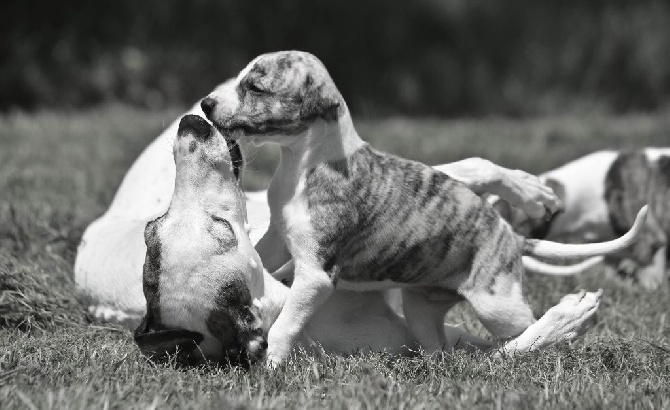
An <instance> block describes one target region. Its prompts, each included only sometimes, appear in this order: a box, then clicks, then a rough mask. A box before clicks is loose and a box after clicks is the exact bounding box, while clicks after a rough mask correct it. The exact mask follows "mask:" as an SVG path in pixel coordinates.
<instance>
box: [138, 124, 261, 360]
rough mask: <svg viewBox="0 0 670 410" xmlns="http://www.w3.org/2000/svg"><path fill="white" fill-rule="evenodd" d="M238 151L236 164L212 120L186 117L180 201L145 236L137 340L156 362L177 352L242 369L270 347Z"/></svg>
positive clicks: (179, 153) (178, 147)
mask: <svg viewBox="0 0 670 410" xmlns="http://www.w3.org/2000/svg"><path fill="white" fill-rule="evenodd" d="M236 146H237V145H236V144H234V146H231V147H230V148H231V152H232V153H233V157H234V158H232V159H231V156H230V155H229V150H228V148H229V147H228V145H227V141H224V137H223V136H222V135H221V134H220V133H218V132H216V131H215V130H214V129H213V128H212V127H211V126H210V125H209V123H208V122H207V121H205V120H204V119H203V118H201V117H199V116H197V115H186V116H184V117H183V118H182V119H181V122H180V124H179V131H178V134H177V139H176V140H175V145H174V158H175V163H176V167H177V178H176V181H175V190H174V195H173V197H172V201H171V203H170V207H169V209H168V211H167V213H166V214H165V215H163V216H161V217H160V218H158V219H156V220H154V221H152V222H149V223H148V224H147V226H146V230H145V236H144V237H145V242H146V245H147V254H146V261H145V263H144V277H143V285H144V295H145V297H146V301H147V313H146V315H145V317H144V319H143V321H142V323H141V324H140V326H139V327H138V328H137V330H136V331H135V340H136V341H137V343H138V345H139V346H140V349H141V350H142V352H143V353H144V354H147V355H149V356H150V357H153V358H161V357H164V356H166V355H168V354H171V353H176V352H177V350H179V351H180V352H181V355H182V356H183V357H189V359H190V360H189V361H193V360H195V361H198V360H202V359H209V360H214V361H224V362H233V363H237V362H243V363H244V362H250V361H255V360H257V359H259V358H261V357H262V356H263V354H264V351H265V348H266V346H267V343H266V341H265V336H264V333H263V330H262V327H261V324H262V323H261V320H260V317H259V312H258V311H257V308H256V307H255V306H254V305H253V303H252V300H253V298H257V297H259V296H260V295H261V294H262V292H263V283H262V280H263V273H262V270H263V268H262V265H261V261H260V259H259V258H258V254H257V253H256V252H255V250H254V248H253V245H252V244H251V241H250V240H249V237H248V236H247V233H246V232H245V230H244V225H245V222H246V209H245V207H244V203H245V201H244V197H243V196H242V192H241V190H240V188H239V186H238V180H237V176H238V175H239V168H238V167H239V164H240V160H241V155H240V152H239V149H238V148H236ZM186 272H187V274H185V273H186Z"/></svg>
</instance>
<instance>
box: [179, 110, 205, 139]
mask: <svg viewBox="0 0 670 410" xmlns="http://www.w3.org/2000/svg"><path fill="white" fill-rule="evenodd" d="M211 130H212V129H211V127H210V125H209V123H208V122H207V121H206V120H205V119H204V118H202V117H201V116H199V115H193V114H188V115H184V116H183V117H182V118H181V121H179V129H178V131H177V135H178V136H179V137H183V136H184V135H188V134H193V136H194V137H195V138H196V139H201V140H204V139H207V137H209V134H210V133H211Z"/></svg>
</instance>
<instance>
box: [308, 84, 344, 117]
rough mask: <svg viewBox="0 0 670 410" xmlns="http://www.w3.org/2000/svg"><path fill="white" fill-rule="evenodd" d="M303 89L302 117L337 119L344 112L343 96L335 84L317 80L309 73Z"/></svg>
mask: <svg viewBox="0 0 670 410" xmlns="http://www.w3.org/2000/svg"><path fill="white" fill-rule="evenodd" d="M303 90H304V97H303V101H302V106H301V107H300V118H301V119H303V120H312V119H316V118H321V119H324V120H326V121H336V120H337V119H338V118H339V117H340V115H342V113H343V112H344V109H343V107H342V96H341V95H340V93H339V91H337V88H336V87H335V85H334V84H331V83H324V82H323V81H318V80H315V79H314V77H313V76H311V75H309V74H308V75H307V77H306V78H305V83H304V84H303Z"/></svg>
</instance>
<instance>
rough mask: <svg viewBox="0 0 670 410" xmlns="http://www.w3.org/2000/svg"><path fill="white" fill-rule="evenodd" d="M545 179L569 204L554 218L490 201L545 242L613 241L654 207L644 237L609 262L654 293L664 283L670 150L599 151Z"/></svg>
mask: <svg viewBox="0 0 670 410" xmlns="http://www.w3.org/2000/svg"><path fill="white" fill-rule="evenodd" d="M541 178H542V180H543V181H545V183H546V184H547V185H549V186H551V187H552V188H553V189H554V192H555V193H556V194H557V195H558V196H559V197H560V198H561V200H562V201H563V204H564V211H563V212H562V213H558V214H555V215H554V217H553V218H552V219H549V220H545V219H542V218H532V217H529V216H528V215H527V214H523V213H521V212H517V210H515V209H514V208H513V207H511V206H509V204H507V203H506V202H505V201H504V200H500V198H497V197H491V198H490V201H491V202H492V203H494V204H495V207H496V209H497V210H498V211H499V212H500V214H501V215H502V216H503V217H504V218H505V219H507V220H508V221H509V222H510V223H511V224H512V226H514V229H515V230H516V231H517V232H519V233H520V234H522V235H525V236H529V237H533V238H540V239H552V240H571V241H578V242H595V241H603V240H609V239H612V238H614V237H616V236H617V235H620V234H621V233H622V232H625V231H626V230H627V229H630V227H631V226H632V224H633V221H634V219H635V213H636V211H637V209H639V207H640V206H642V205H644V204H649V215H648V217H647V222H646V225H645V227H644V230H643V231H642V233H641V237H640V239H639V240H638V241H636V242H635V243H634V244H633V245H632V246H631V247H630V248H628V249H627V250H625V251H623V252H620V253H618V254H615V255H609V256H608V257H607V260H608V262H609V263H611V264H614V265H619V266H620V272H624V273H627V274H631V273H633V272H632V270H635V272H634V277H635V279H636V280H637V281H639V282H640V284H642V285H643V286H644V287H645V288H648V289H655V288H657V287H658V286H660V285H661V284H663V283H664V282H665V279H666V278H667V270H666V261H667V259H668V257H669V256H670V254H669V253H668V246H667V241H668V235H670V148H646V149H641V150H636V151H620V152H619V151H599V152H595V153H593V154H589V155H586V156H584V157H582V158H579V159H576V160H574V161H572V162H569V163H567V164H565V165H563V166H561V167H559V168H557V169H554V170H552V171H548V172H546V173H544V174H542V175H541ZM627 261H631V262H632V266H631V264H629V263H625V262H627ZM622 262H624V263H622Z"/></svg>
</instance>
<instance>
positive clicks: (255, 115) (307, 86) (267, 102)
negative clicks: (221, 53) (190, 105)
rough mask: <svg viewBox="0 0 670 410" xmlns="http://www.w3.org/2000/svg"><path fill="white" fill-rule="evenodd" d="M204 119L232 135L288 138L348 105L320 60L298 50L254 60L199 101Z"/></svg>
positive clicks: (331, 117)
mask: <svg viewBox="0 0 670 410" xmlns="http://www.w3.org/2000/svg"><path fill="white" fill-rule="evenodd" d="M201 107H202V110H203V111H204V113H205V115H207V118H208V119H210V120H211V121H212V122H213V123H214V125H215V126H216V127H217V128H218V129H219V130H221V131H222V132H224V133H230V135H231V136H232V137H233V138H240V137H249V138H253V140H254V141H256V142H263V141H270V140H272V141H275V142H279V143H290V142H291V141H292V139H291V138H290V137H291V136H293V137H295V136H297V135H300V134H302V133H303V132H305V131H306V130H307V128H309V127H310V126H311V125H312V124H313V123H314V122H316V121H325V122H332V121H336V120H337V119H338V118H339V117H340V116H342V115H343V114H344V113H345V112H346V110H347V108H346V105H345V103H344V100H343V98H342V96H341V94H340V92H339V91H338V90H337V88H336V87H335V83H334V82H333V80H332V79H331V77H330V75H329V74H328V71H327V70H326V68H325V67H324V65H323V64H322V63H321V61H319V60H318V59H317V58H316V57H315V56H313V55H312V54H309V53H305V52H300V51H281V52H277V53H271V54H264V55H261V56H259V57H257V58H256V59H254V60H253V61H252V62H251V63H249V65H248V66H247V67H246V68H245V69H244V70H242V71H241V72H240V74H239V75H238V76H237V78H236V79H235V80H234V81H231V82H229V83H226V84H224V85H223V86H221V87H219V88H217V89H216V90H215V91H214V92H213V93H212V94H210V95H209V96H208V97H207V98H205V99H204V100H203V101H202V103H201Z"/></svg>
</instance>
